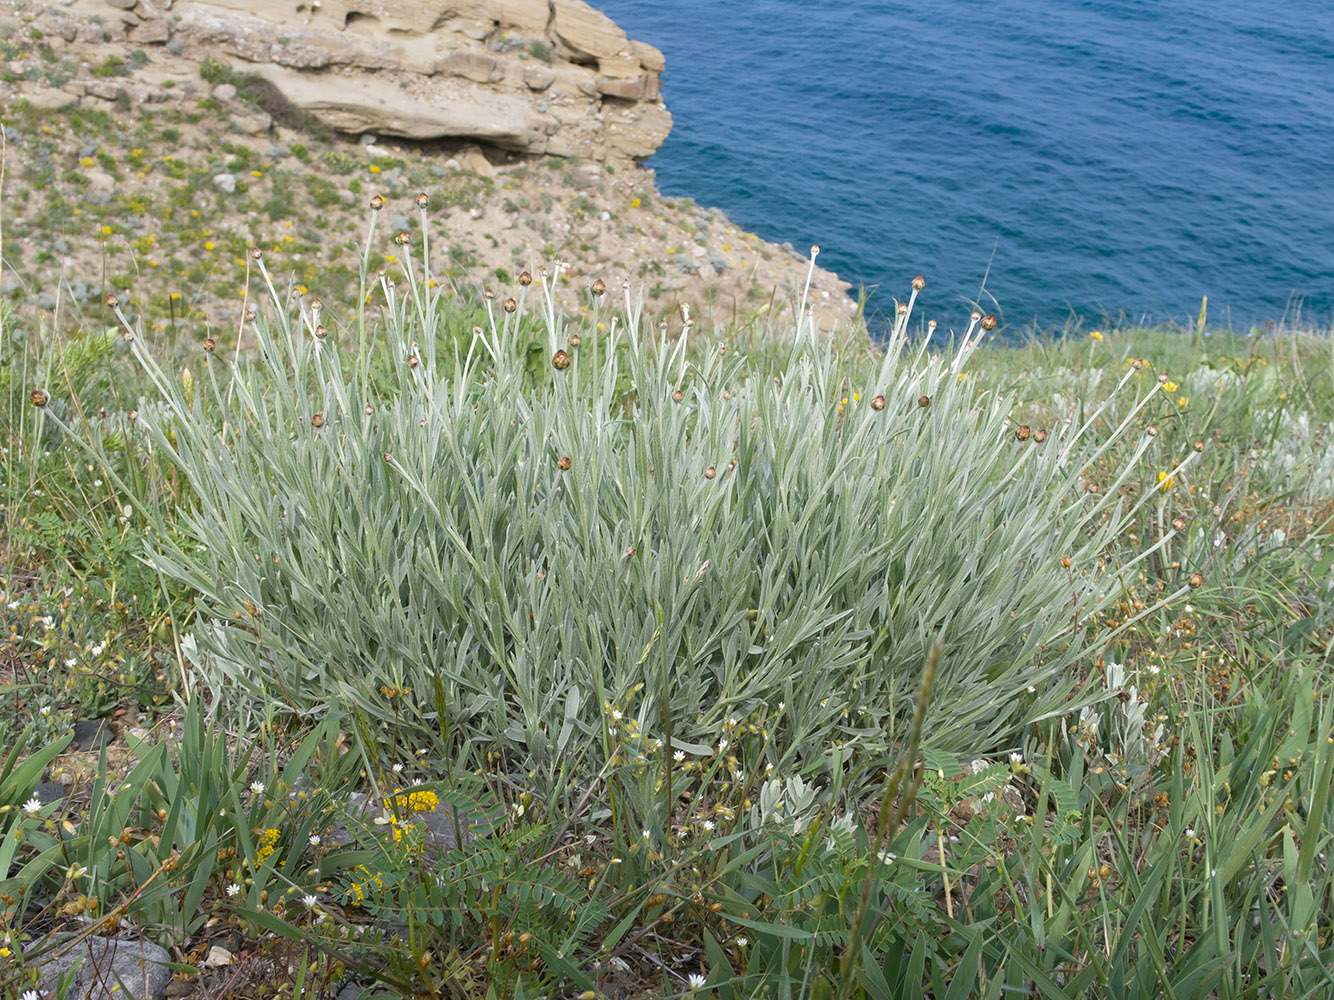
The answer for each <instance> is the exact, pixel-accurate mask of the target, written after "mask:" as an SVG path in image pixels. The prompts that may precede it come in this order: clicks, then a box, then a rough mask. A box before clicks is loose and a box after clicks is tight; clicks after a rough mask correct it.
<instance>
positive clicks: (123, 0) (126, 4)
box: [107, 0, 139, 10]
mask: <svg viewBox="0 0 1334 1000" xmlns="http://www.w3.org/2000/svg"><path fill="white" fill-rule="evenodd" d="M138 2H139V0H107V6H108V7H115V8H116V9H117V10H133V9H134V5H135V4H137V3H138Z"/></svg>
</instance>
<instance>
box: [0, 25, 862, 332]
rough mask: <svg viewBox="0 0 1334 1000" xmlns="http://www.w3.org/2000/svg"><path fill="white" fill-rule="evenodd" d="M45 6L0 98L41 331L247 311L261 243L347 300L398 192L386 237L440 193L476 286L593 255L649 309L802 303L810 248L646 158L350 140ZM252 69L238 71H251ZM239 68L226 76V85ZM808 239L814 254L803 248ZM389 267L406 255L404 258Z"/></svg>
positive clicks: (441, 216)
mask: <svg viewBox="0 0 1334 1000" xmlns="http://www.w3.org/2000/svg"><path fill="white" fill-rule="evenodd" d="M41 9H42V8H41V6H40V5H37V4H24V3H13V4H10V5H7V6H6V7H2V8H0V107H2V108H3V112H2V113H0V117H2V118H3V125H4V134H5V137H6V164H5V168H6V172H5V177H4V187H3V204H2V206H0V208H2V210H3V220H2V222H3V241H4V245H3V253H4V268H3V273H2V274H0V296H2V297H3V298H4V299H5V300H8V301H10V302H12V303H14V304H16V305H17V306H18V307H19V309H20V316H21V319H20V322H31V323H34V324H35V323H37V322H38V321H39V317H38V313H39V312H40V311H41V310H46V311H48V312H50V311H51V310H53V309H55V307H56V305H57V300H59V304H60V309H61V313H62V316H61V323H62V325H63V324H64V323H65V322H66V321H71V322H73V321H78V319H79V318H83V319H85V320H98V321H100V319H101V318H102V306H101V302H102V299H103V296H104V294H105V292H106V291H115V292H117V293H118V294H120V295H122V296H123V297H126V298H128V299H129V300H130V301H132V302H134V303H136V304H137V305H138V307H139V308H140V309H142V311H143V315H144V316H145V317H146V318H149V319H150V321H151V322H152V323H154V324H156V325H158V326H160V327H162V328H164V329H173V328H174V329H175V330H176V331H178V332H179V331H181V330H183V329H184V330H187V331H190V335H192V336H193V335H200V334H199V333H198V331H197V330H196V329H195V328H196V327H198V328H201V329H202V327H203V326H204V325H206V324H215V325H216V324H226V325H228V326H229V325H230V324H231V323H232V322H234V320H235V319H236V316H235V312H236V308H237V307H238V306H239V298H240V293H241V290H242V287H243V286H244V283H245V276H246V254H245V250H246V248H248V247H250V246H260V247H262V248H263V249H264V250H265V253H266V260H267V261H268V262H269V266H270V269H271V270H273V271H275V272H276V273H278V274H284V275H285V274H288V273H290V274H292V275H293V276H294V280H295V281H296V282H297V283H298V284H301V285H304V286H306V287H307V288H309V289H310V291H311V292H312V294H318V295H320V296H322V297H323V298H325V299H326V300H328V301H330V302H336V301H338V300H340V299H342V298H344V297H345V296H346V295H347V294H348V291H349V287H350V284H351V282H352V279H353V278H354V277H355V267H356V262H357V254H356V253H355V252H353V251H352V250H351V249H349V248H350V247H352V246H353V245H359V244H360V242H361V241H362V239H363V238H364V235H365V231H366V226H367V221H368V216H369V214H370V213H369V209H368V207H367V206H368V202H369V200H370V198H371V196H372V195H373V194H377V193H379V194H383V195H384V196H385V198H386V199H387V200H388V204H387V207H386V208H385V210H384V211H383V213H382V215H381V218H380V226H379V230H378V239H377V246H376V249H377V251H378V252H379V254H380V255H381V258H382V259H381V260H379V261H377V265H378V264H379V263H383V262H385V261H384V259H383V258H392V255H393V253H394V251H395V250H396V249H397V248H396V247H395V246H394V245H393V242H392V235H393V230H395V229H398V228H402V227H408V228H409V229H415V225H416V221H417V210H416V207H415V199H416V196H417V194H418V192H420V191H425V192H426V193H427V194H428V195H429V196H430V199H431V210H430V215H431V220H432V225H433V227H434V232H435V234H436V235H435V236H434V237H433V241H434V242H433V246H435V247H440V248H441V250H442V251H443V250H445V249H446V248H447V256H443V255H442V256H441V257H437V258H436V261H435V264H434V266H435V267H436V269H437V271H438V273H439V274H440V276H441V280H442V281H450V282H452V283H454V284H455V285H456V286H457V287H459V288H460V290H461V291H462V292H463V293H464V294H469V295H475V294H477V292H478V290H479V289H481V288H482V287H484V286H490V287H493V288H494V289H495V290H496V292H497V293H498V294H503V293H504V292H505V290H506V289H507V288H509V287H510V286H511V285H513V283H514V279H515V277H516V276H517V275H518V273H519V272H520V271H521V270H523V269H528V270H531V271H533V272H534V273H537V271H538V269H539V268H540V267H541V266H542V265H543V264H545V263H549V262H550V261H553V260H557V259H560V260H565V261H568V262H570V263H571V264H572V265H573V267H572V268H571V271H570V274H571V275H572V276H573V279H574V280H573V281H571V282H570V285H569V288H568V289H567V295H566V298H567V301H568V302H569V303H570V304H571V305H573V306H575V307H577V303H578V300H579V299H581V298H582V299H584V300H585V301H586V296H581V295H580V294H579V292H581V291H582V287H581V286H582V285H583V284H584V280H585V279H586V280H588V281H591V280H592V279H593V278H594V277H601V278H603V279H604V280H605V281H606V282H607V284H608V286H610V287H611V288H613V289H617V286H618V285H619V284H620V283H621V281H622V280H629V281H630V282H631V284H632V287H636V288H639V287H642V288H643V289H644V292H645V295H646V298H647V301H648V305H649V308H650V310H651V311H652V312H655V313H666V312H667V311H669V310H670V309H672V308H674V307H676V306H677V305H678V304H679V303H680V302H691V303H694V304H695V306H696V308H695V315H697V316H699V315H707V314H708V313H709V312H710V311H712V313H713V314H714V315H715V316H716V317H717V318H718V319H720V320H725V321H731V320H732V319H733V318H734V317H735V318H736V319H738V320H744V319H746V318H749V317H755V316H760V315H763V314H765V313H766V312H768V311H769V310H770V309H774V310H781V309H790V308H791V303H792V300H793V298H794V296H795V295H796V294H799V292H800V288H801V286H802V284H804V282H805V278H806V273H807V263H806V260H805V258H804V257H802V256H799V255H797V254H795V253H793V252H792V251H790V250H786V249H783V248H781V247H777V246H774V245H773V244H769V243H766V242H764V241H763V240H760V239H759V238H757V237H756V236H754V235H753V234H750V233H746V232H743V231H742V230H740V229H739V228H738V227H736V226H735V225H733V224H732V223H731V222H730V221H729V220H728V219H727V218H726V217H724V216H723V215H722V214H721V213H718V212H715V211H705V210H703V209H700V208H699V207H697V206H695V205H694V204H693V203H692V202H690V201H689V200H682V199H674V200H673V199H664V198H662V197H661V196H659V195H658V193H657V191H656V189H655V187H654V177H653V172H652V171H651V170H648V169H644V168H643V167H640V166H638V165H636V164H635V163H634V162H633V161H630V160H622V161H620V162H613V161H608V162H605V163H601V164H599V163H592V162H586V163H581V162H579V161H577V160H573V159H563V158H554V157H548V158H542V159H534V158H522V157H520V156H518V155H517V154H512V153H502V152H500V151H496V150H487V151H484V150H481V149H479V148H477V147H475V146H460V145H457V144H454V145H450V144H448V143H434V144H413V143H406V142H397V141H392V140H388V139H383V138H381V139H379V140H378V141H376V142H374V143H373V144H372V145H366V144H365V142H366V140H365V138H363V139H362V140H361V141H360V142H358V141H356V140H354V139H352V138H349V137H340V136H337V135H335V134H333V133H331V132H329V131H328V130H327V129H326V128H323V127H322V126H319V125H318V123H316V122H314V121H313V120H311V119H308V118H306V117H305V116H304V115H302V114H301V113H300V112H298V111H296V110H295V109H293V108H291V107H290V105H285V104H284V102H283V101H282V99H281V97H280V96H279V95H277V94H276V92H275V91H274V90H273V88H272V87H270V86H268V85H266V84H264V83H263V81H261V80H258V79H256V78H247V77H244V76H236V75H235V73H234V72H233V71H232V69H230V68H228V67H225V66H222V65H219V64H214V65H213V66H212V68H211V70H208V71H206V75H207V76H208V77H209V79H205V78H204V75H201V67H203V66H204V65H205V64H201V62H199V61H198V60H194V59H188V58H184V57H182V56H178V55H174V54H173V53H172V51H170V47H169V46H163V45H145V46H136V45H135V44H133V43H117V42H106V41H101V42H82V41H79V40H77V39H76V40H75V41H73V42H67V41H65V40H64V39H63V38H61V37H59V36H53V35H48V34H45V33H43V32H42V31H41V30H40V28H38V27H37V18H36V15H37V14H38V13H40V11H41ZM243 68H244V65H243V64H242V65H241V66H238V67H236V69H237V70H238V71H239V70H242V69H243ZM219 81H221V86H219V83H218V82H219ZM803 249H804V248H803ZM389 264H390V266H391V268H392V267H393V262H392V260H390V261H389ZM847 289H848V286H847V284H846V283H844V282H841V281H840V280H839V279H838V278H837V277H836V276H834V275H833V274H830V273H828V272H824V271H817V272H816V276H815V280H814V282H813V285H812V292H811V296H812V300H813V301H814V302H815V303H816V306H817V314H818V315H819V316H820V317H821V319H822V322H823V324H824V325H826V326H829V325H832V323H833V322H834V321H835V320H836V319H850V318H851V317H852V316H853V313H854V308H853V303H852V302H851V300H850V299H849V298H848V296H847Z"/></svg>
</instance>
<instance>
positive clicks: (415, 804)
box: [394, 791, 440, 813]
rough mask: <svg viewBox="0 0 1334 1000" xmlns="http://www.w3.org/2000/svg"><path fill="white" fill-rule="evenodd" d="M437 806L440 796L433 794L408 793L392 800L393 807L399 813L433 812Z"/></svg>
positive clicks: (422, 792) (423, 792)
mask: <svg viewBox="0 0 1334 1000" xmlns="http://www.w3.org/2000/svg"><path fill="white" fill-rule="evenodd" d="M438 805H440V796H439V795H437V794H436V793H435V792H427V791H418V792H409V793H408V794H406V795H400V796H398V797H397V798H395V799H394V806H395V808H397V809H398V810H399V811H400V812H417V813H427V812H435V810H436V807H437V806H438Z"/></svg>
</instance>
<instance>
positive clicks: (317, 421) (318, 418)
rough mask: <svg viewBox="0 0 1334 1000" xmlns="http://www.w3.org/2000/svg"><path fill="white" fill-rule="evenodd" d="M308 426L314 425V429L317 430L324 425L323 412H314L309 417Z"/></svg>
mask: <svg viewBox="0 0 1334 1000" xmlns="http://www.w3.org/2000/svg"><path fill="white" fill-rule="evenodd" d="M310 426H311V427H314V428H315V429H316V430H319V429H320V428H321V427H323V426H324V414H323V413H317V414H315V416H313V417H311V418H310Z"/></svg>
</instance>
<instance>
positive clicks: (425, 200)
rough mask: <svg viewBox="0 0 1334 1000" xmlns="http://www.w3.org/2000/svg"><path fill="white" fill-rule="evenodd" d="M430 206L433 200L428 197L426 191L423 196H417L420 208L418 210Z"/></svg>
mask: <svg viewBox="0 0 1334 1000" xmlns="http://www.w3.org/2000/svg"><path fill="white" fill-rule="evenodd" d="M430 204H431V199H430V198H429V197H428V196H427V194H426V192H425V191H423V192H422V193H421V194H419V195H417V207H418V208H426V207H427V206H428V205H430Z"/></svg>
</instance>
